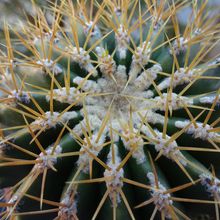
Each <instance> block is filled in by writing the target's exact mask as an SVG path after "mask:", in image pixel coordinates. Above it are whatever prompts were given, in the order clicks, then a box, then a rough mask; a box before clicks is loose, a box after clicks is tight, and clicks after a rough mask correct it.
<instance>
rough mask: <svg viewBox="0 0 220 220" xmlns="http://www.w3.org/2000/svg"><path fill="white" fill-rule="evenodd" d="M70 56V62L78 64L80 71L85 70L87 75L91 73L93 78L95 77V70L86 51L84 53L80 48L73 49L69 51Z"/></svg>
mask: <svg viewBox="0 0 220 220" xmlns="http://www.w3.org/2000/svg"><path fill="white" fill-rule="evenodd" d="M70 53H71V54H72V60H73V61H74V62H76V63H78V64H79V66H80V67H81V68H82V69H85V70H86V71H88V72H89V73H91V72H92V73H93V76H97V70H96V69H95V67H94V66H93V65H92V63H91V59H90V56H89V54H88V52H87V51H85V50H84V49H83V48H82V47H80V48H78V49H77V47H73V48H72V49H71V50H70Z"/></svg>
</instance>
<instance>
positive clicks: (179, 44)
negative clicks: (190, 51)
mask: <svg viewBox="0 0 220 220" xmlns="http://www.w3.org/2000/svg"><path fill="white" fill-rule="evenodd" d="M172 49H173V50H172ZM172 49H170V54H173V52H174V54H175V55H179V54H180V53H183V52H185V51H186V49H187V40H186V39H185V38H184V37H180V38H179V39H176V40H174V42H173V43H172Z"/></svg>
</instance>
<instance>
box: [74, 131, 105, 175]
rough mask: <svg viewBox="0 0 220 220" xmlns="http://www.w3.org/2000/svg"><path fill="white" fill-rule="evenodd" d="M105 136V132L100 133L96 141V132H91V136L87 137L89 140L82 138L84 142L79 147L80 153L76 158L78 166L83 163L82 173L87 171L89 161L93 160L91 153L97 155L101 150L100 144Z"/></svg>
mask: <svg viewBox="0 0 220 220" xmlns="http://www.w3.org/2000/svg"><path fill="white" fill-rule="evenodd" d="M105 136H106V135H105V134H103V135H101V137H100V138H99V140H98V142H97V137H98V134H93V135H92V137H88V139H89V141H88V140H87V138H84V140H83V141H84V144H83V146H82V147H81V148H80V152H82V153H81V154H80V155H79V158H78V160H77V165H78V167H80V166H81V165H83V172H84V173H88V172H89V164H90V161H92V160H94V158H93V157H92V156H91V154H92V155H94V156H98V154H99V152H100V151H101V150H102V144H103V143H104V142H105ZM89 152H90V153H89Z"/></svg>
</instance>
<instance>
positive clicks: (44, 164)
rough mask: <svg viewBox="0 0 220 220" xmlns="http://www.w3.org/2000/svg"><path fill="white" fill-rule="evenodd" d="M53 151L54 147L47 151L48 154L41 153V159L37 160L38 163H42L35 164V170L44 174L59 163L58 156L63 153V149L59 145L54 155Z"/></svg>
mask: <svg viewBox="0 0 220 220" xmlns="http://www.w3.org/2000/svg"><path fill="white" fill-rule="evenodd" d="M52 150H53V146H51V147H49V148H47V149H46V150H45V152H46V154H44V153H43V152H41V153H40V155H39V157H38V158H37V159H36V160H37V161H40V163H37V164H35V165H34V169H36V170H40V171H41V172H43V171H44V169H45V168H51V167H52V166H54V165H55V164H56V163H57V157H56V156H57V155H59V154H61V153H62V148H61V146H60V145H57V146H56V148H55V151H54V153H53V154H52Z"/></svg>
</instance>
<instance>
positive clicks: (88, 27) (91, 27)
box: [83, 21, 102, 41]
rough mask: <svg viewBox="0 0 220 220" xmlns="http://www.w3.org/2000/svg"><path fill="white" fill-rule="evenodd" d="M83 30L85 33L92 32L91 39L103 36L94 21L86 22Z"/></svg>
mask: <svg viewBox="0 0 220 220" xmlns="http://www.w3.org/2000/svg"><path fill="white" fill-rule="evenodd" d="M83 30H84V33H85V35H88V34H89V33H90V41H91V39H100V38H101V37H102V34H101V31H100V29H99V28H98V26H97V25H95V23H94V22H93V21H89V22H85V25H84V27H83Z"/></svg>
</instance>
